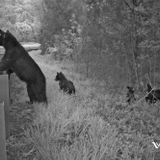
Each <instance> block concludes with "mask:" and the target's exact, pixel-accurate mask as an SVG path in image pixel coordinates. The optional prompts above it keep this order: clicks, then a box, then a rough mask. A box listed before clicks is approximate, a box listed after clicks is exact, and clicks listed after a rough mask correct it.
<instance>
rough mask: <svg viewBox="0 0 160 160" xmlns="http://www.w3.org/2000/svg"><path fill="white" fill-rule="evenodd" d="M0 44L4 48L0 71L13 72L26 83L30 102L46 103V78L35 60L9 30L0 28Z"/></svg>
mask: <svg viewBox="0 0 160 160" xmlns="http://www.w3.org/2000/svg"><path fill="white" fill-rule="evenodd" d="M0 45H1V46H3V47H4V49H5V54H4V56H3V57H2V59H1V62H0V71H4V70H6V71H7V72H9V73H10V72H14V73H16V75H17V76H18V77H19V78H20V79H21V80H22V81H24V82H25V83H26V85H27V92H28V96H29V99H30V102H31V103H33V102H44V103H47V97H46V79H45V76H44V74H43V73H42V71H41V69H40V68H39V66H38V65H37V64H36V62H35V61H34V60H33V59H32V58H31V57H30V55H29V54H28V53H27V51H26V50H25V49H24V48H23V46H22V45H21V44H20V43H19V42H18V41H17V39H16V38H15V37H14V36H13V35H12V34H11V33H10V32H9V31H6V32H4V31H2V30H0Z"/></svg>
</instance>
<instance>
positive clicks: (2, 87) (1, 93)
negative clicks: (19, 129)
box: [0, 73, 9, 138]
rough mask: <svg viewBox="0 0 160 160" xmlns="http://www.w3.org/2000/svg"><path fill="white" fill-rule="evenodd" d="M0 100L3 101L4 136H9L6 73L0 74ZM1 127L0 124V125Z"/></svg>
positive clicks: (7, 82)
mask: <svg viewBox="0 0 160 160" xmlns="http://www.w3.org/2000/svg"><path fill="white" fill-rule="evenodd" d="M0 101H1V102H4V112H5V124H6V137H7V138H8V137H9V124H8V123H9V80H8V74H6V73H5V74H0ZM0 127H1V126H0Z"/></svg>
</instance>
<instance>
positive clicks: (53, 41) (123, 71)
mask: <svg viewBox="0 0 160 160" xmlns="http://www.w3.org/2000/svg"><path fill="white" fill-rule="evenodd" d="M1 1H2V0H1ZM0 12H1V13H0V15H1V17H0V27H1V28H2V29H3V28H4V29H9V30H10V31H11V32H12V33H14V34H15V35H16V37H18V39H19V40H20V41H39V42H40V43H41V44H42V50H43V52H42V54H46V53H50V54H53V56H55V57H57V53H55V52H56V51H55V47H56V49H58V59H66V57H67V58H70V59H71V60H73V61H74V62H75V68H76V69H77V70H78V71H79V72H82V73H83V74H85V75H86V76H87V77H90V78H94V79H98V80H100V81H101V82H102V83H103V85H104V86H105V87H106V88H107V89H113V88H115V89H118V88H121V87H124V86H125V85H126V84H130V85H133V86H135V87H136V88H138V89H144V88H145V87H146V83H147V82H150V83H152V84H153V85H154V86H158V85H159V81H160V76H159V72H160V65H159V63H158V62H159V48H160V41H159V37H160V28H159V25H160V22H159V21H160V14H159V13H160V2H159V1H158V0H99V1H96V0H34V1H31V0H5V1H2V2H1V5H0ZM53 48H54V49H53Z"/></svg>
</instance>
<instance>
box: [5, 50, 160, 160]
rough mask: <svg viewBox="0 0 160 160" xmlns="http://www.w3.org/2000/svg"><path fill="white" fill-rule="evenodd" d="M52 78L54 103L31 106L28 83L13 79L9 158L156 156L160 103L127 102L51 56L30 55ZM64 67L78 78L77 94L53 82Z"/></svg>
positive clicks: (131, 159) (122, 159)
mask: <svg viewBox="0 0 160 160" xmlns="http://www.w3.org/2000/svg"><path fill="white" fill-rule="evenodd" d="M31 55H32V56H33V58H34V59H35V60H36V61H37V62H38V64H39V65H40V67H41V68H42V70H43V72H44V73H45V75H46V78H47V97H48V100H49V106H48V108H47V109H46V108H45V107H44V106H43V105H39V104H34V105H28V104H25V103H24V101H25V100H27V93H26V89H25V85H24V83H22V82H20V81H19V79H18V78H16V77H15V75H13V76H12V77H11V84H12V85H11V91H12V92H11V93H12V94H11V98H12V100H13V103H12V106H11V111H10V121H11V122H10V124H11V127H10V128H11V136H10V137H9V139H8V141H7V151H8V159H9V160H10V159H11V160H14V159H15V160H142V159H143V160H145V159H146V160H152V159H153V157H155V156H157V153H158V150H156V149H155V148H154V146H153V144H152V141H153V140H155V139H159V138H160V137H159V134H160V119H159V117H160V112H159V104H156V105H154V106H150V105H147V104H146V103H145V102H144V101H143V100H142V101H139V102H138V103H137V104H134V105H130V106H128V105H127V104H126V103H125V94H124V93H125V91H123V94H122V95H120V94H118V95H114V96H112V95H109V94H104V93H103V94H102V93H99V92H98V93H97V92H96V91H97V90H96V88H93V87H91V85H90V84H91V83H90V81H89V80H86V79H83V78H82V77H81V76H80V75H78V74H76V73H73V72H72V73H71V72H70V71H71V69H69V70H68V69H67V66H64V65H62V64H60V63H55V64H52V62H53V61H50V57H44V56H41V55H39V54H38V53H35V52H33V53H32V54H31ZM60 70H62V71H63V72H64V73H65V74H66V75H67V77H69V78H70V79H71V80H73V81H74V83H75V86H76V90H77V94H76V96H68V95H65V94H63V93H62V92H60V91H59V86H58V84H57V83H56V82H55V81H54V78H55V75H56V72H57V71H60Z"/></svg>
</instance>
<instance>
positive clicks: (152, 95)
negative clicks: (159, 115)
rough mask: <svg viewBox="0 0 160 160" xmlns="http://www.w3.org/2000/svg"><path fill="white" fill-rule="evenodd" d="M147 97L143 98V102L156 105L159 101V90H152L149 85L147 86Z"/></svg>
mask: <svg viewBox="0 0 160 160" xmlns="http://www.w3.org/2000/svg"><path fill="white" fill-rule="evenodd" d="M147 92H148V94H147V96H146V97H145V100H146V102H147V103H152V104H153V103H156V102H157V101H159V100H160V89H152V87H151V85H150V84H149V83H148V84H147Z"/></svg>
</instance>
